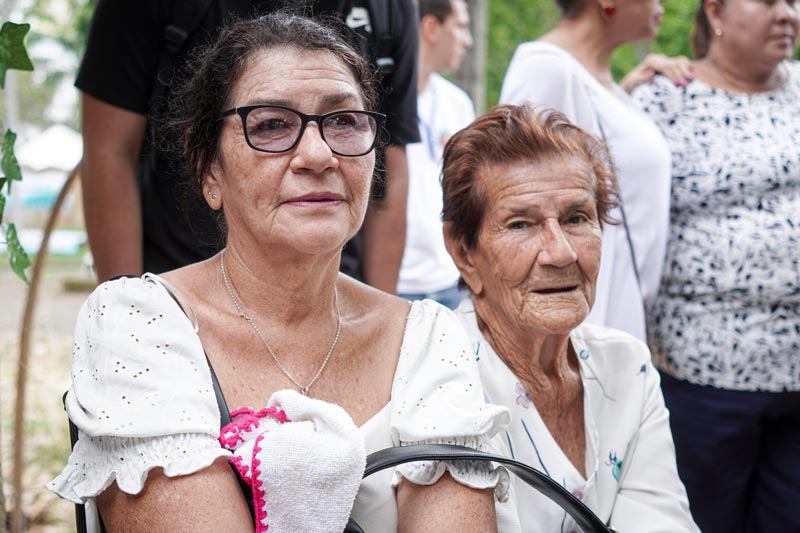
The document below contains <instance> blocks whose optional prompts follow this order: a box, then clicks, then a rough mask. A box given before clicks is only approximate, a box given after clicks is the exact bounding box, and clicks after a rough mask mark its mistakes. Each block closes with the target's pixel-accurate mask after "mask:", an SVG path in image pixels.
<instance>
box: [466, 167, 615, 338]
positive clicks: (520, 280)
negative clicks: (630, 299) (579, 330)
mask: <svg viewBox="0 0 800 533" xmlns="http://www.w3.org/2000/svg"><path fill="white" fill-rule="evenodd" d="M595 183H596V178H595V175H594V172H593V171H592V167H591V166H590V164H589V163H588V162H587V161H585V160H583V159H579V158H574V157H557V158H553V159H546V160H543V161H540V162H535V163H533V162H525V161H521V162H517V163H511V164H506V165H498V166H493V167H491V168H488V169H487V170H486V171H485V173H484V175H483V179H482V185H483V186H484V187H485V195H484V197H485V198H486V204H487V205H486V213H485V217H484V219H483V222H482V225H481V230H480V235H479V238H478V245H477V246H476V248H475V249H474V250H472V251H468V252H466V253H467V254H468V255H469V260H470V263H471V264H472V265H473V267H474V272H473V273H468V274H467V275H466V276H464V279H465V281H467V283H468V284H469V286H470V288H471V289H472V292H473V293H475V294H477V297H476V298H475V304H476V308H477V309H478V313H479V314H480V316H481V318H482V319H483V320H484V321H485V322H486V323H487V324H489V325H490V327H491V325H492V322H493V321H503V323H505V324H513V325H514V326H516V327H518V328H523V329H524V330H525V331H526V332H527V333H537V334H542V335H549V334H566V333H569V331H571V330H572V329H573V328H574V327H575V326H577V325H578V324H580V323H581V322H582V321H583V319H584V318H585V317H586V315H587V314H588V313H589V310H590V309H591V307H592V304H593V303H594V296H595V281H596V279H597V272H598V269H599V267H600V250H601V244H602V233H601V226H600V222H599V219H598V215H597V209H596V205H595ZM464 274H465V272H464V270H463V269H462V275H464Z"/></svg>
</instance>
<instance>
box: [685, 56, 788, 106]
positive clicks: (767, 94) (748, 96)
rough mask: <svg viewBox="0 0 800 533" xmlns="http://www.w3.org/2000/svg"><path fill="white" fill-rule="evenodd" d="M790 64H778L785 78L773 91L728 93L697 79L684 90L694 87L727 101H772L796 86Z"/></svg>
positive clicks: (786, 62)
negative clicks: (721, 96) (727, 99)
mask: <svg viewBox="0 0 800 533" xmlns="http://www.w3.org/2000/svg"><path fill="white" fill-rule="evenodd" d="M792 63H793V61H792V60H786V61H783V62H782V63H781V64H780V67H779V68H781V69H783V71H784V72H785V73H786V78H785V79H784V80H783V83H781V84H780V85H779V86H778V87H775V88H774V89H770V90H768V91H758V92H753V93H745V92H739V91H728V90H726V89H722V88H720V87H715V86H713V85H711V84H709V83H707V82H705V81H703V80H700V79H698V78H694V79H693V80H692V82H691V83H689V85H688V86H687V87H686V89H685V90H688V89H689V88H690V87H692V86H693V85H694V87H695V88H697V89H703V90H704V91H705V92H707V93H710V94H720V95H723V96H727V97H728V98H729V99H736V100H748V101H749V100H759V99H772V98H775V97H777V96H781V95H783V94H785V93H787V92H788V91H790V90H791V88H792V87H793V86H794V85H796V79H795V74H796V73H795V72H794V70H795V69H793V68H792V67H791V66H790V65H791V64H792Z"/></svg>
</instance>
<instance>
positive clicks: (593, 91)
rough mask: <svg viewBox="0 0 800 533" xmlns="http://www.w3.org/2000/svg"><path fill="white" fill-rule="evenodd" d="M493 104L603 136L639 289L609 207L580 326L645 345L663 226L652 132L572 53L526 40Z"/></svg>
mask: <svg viewBox="0 0 800 533" xmlns="http://www.w3.org/2000/svg"><path fill="white" fill-rule="evenodd" d="M500 101H501V102H503V103H510V104H523V103H530V104H536V105H542V106H547V107H551V108H554V109H557V110H558V111H561V112H562V113H563V114H564V115H566V117H567V118H568V119H569V120H570V121H572V122H573V123H574V124H576V125H578V126H580V127H581V128H583V129H584V130H586V131H588V132H589V133H591V134H593V135H595V136H597V137H598V138H601V139H602V138H603V134H605V139H606V141H607V144H608V145H609V149H610V151H611V156H612V158H613V160H614V164H615V165H616V170H617V179H618V181H619V188H620V192H621V196H622V201H623V204H624V207H625V214H626V216H627V222H628V227H629V229H630V234H631V240H632V241H633V248H634V251H635V253H636V263H637V266H638V269H639V276H640V280H641V292H640V290H639V287H638V286H637V283H636V274H635V271H634V269H633V262H632V260H631V256H630V251H629V250H630V248H629V245H628V242H627V238H626V236H625V229H624V226H623V225H622V224H621V221H622V216H621V214H620V213H619V211H617V210H615V211H613V212H612V213H611V214H612V216H613V218H615V219H617V220H619V221H620V224H619V225H616V226H615V225H609V224H606V225H605V226H604V228H603V259H602V261H601V264H600V273H599V275H598V280H597V296H596V300H595V303H594V306H593V307H592V312H591V313H590V315H589V318H588V321H589V322H591V323H594V324H600V325H603V326H608V327H613V328H616V329H621V330H623V331H627V332H628V333H630V334H631V335H633V336H635V337H637V338H639V339H642V340H645V338H646V337H645V322H644V305H643V302H642V294H643V295H644V298H645V299H648V300H649V299H650V298H652V297H653V296H654V295H655V294H656V291H657V290H658V286H659V283H660V280H661V271H662V266H663V262H664V254H665V250H666V242H667V231H668V224H669V199H670V153H669V149H668V148H667V144H666V142H665V141H664V138H663V137H662V135H661V133H660V132H659V130H658V128H656V126H655V125H654V124H653V123H652V121H651V120H650V119H649V118H648V117H647V116H645V115H644V114H643V113H642V112H641V111H639V110H638V109H637V108H636V106H635V105H634V104H633V102H632V100H631V99H630V97H629V96H628V95H627V93H625V91H624V90H623V89H622V88H620V87H619V86H615V88H614V91H613V92H612V91H609V90H608V89H606V88H605V87H603V86H602V85H601V84H600V83H599V82H598V81H597V80H596V79H595V78H594V77H593V76H592V75H591V74H590V73H589V71H587V70H586V69H585V68H584V67H583V65H581V64H580V63H579V62H578V61H577V60H576V59H575V58H574V57H573V56H572V55H570V54H569V53H567V52H566V51H565V50H563V49H561V48H559V47H557V46H555V45H552V44H549V43H542V42H529V43H524V44H522V45H520V46H519V47H518V48H517V50H516V52H515V53H514V57H513V58H512V59H511V64H510V65H509V67H508V72H507V73H506V77H505V80H504V81H503V89H502V92H501V95H500ZM601 128H602V130H601Z"/></svg>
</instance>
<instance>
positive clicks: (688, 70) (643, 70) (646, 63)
mask: <svg viewBox="0 0 800 533" xmlns="http://www.w3.org/2000/svg"><path fill="white" fill-rule="evenodd" d="M656 74H661V75H662V76H666V77H667V78H669V80H670V81H671V82H672V83H674V84H675V85H677V86H679V87H685V86H686V85H687V84H688V83H689V82H690V81H692V80H693V79H694V68H693V66H692V62H691V61H690V60H689V58H688V57H685V56H676V57H667V56H665V55H663V54H648V55H647V56H646V57H645V58H644V59H643V60H642V62H641V63H639V64H638V65H636V66H635V67H634V68H633V69H632V70H631V71H630V72H628V73H627V74H626V75H625V77H624V78H622V81H620V82H619V84H620V86H621V87H622V88H623V89H625V91H626V92H628V93H630V92H632V91H633V90H634V89H635V88H636V87H638V86H639V85H641V84H642V83H650V82H651V81H653V78H654V77H655V75H656Z"/></svg>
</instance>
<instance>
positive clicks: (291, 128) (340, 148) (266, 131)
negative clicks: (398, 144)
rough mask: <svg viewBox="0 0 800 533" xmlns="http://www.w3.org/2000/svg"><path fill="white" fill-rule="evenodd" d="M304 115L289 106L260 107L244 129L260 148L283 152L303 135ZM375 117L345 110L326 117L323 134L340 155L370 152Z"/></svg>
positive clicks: (376, 127)
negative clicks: (281, 107) (284, 107)
mask: <svg viewBox="0 0 800 533" xmlns="http://www.w3.org/2000/svg"><path fill="white" fill-rule="evenodd" d="M302 123H303V121H302V119H301V118H300V116H299V115H297V114H295V113H294V112H292V111H290V110H288V109H280V108H274V107H259V108H256V109H253V110H252V111H250V113H248V115H247V123H246V125H245V129H246V132H247V138H248V139H249V140H250V144H252V145H253V147H255V148H257V149H259V150H266V151H269V152H282V151H285V150H288V149H290V148H291V147H292V145H294V143H295V142H296V141H297V139H298V137H299V136H300V129H301V126H302ZM377 129H378V126H377V123H376V122H375V119H374V118H373V117H371V116H370V115H368V114H366V113H359V112H354V111H346V112H342V113H336V114H333V115H330V116H327V117H325V119H324V120H323V121H322V136H323V137H324V138H325V141H326V142H327V143H328V146H330V148H331V150H333V151H334V152H337V153H339V154H341V155H361V154H363V153H365V152H368V151H369V150H370V148H371V147H372V144H373V143H374V142H375V137H376V135H377Z"/></svg>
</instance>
